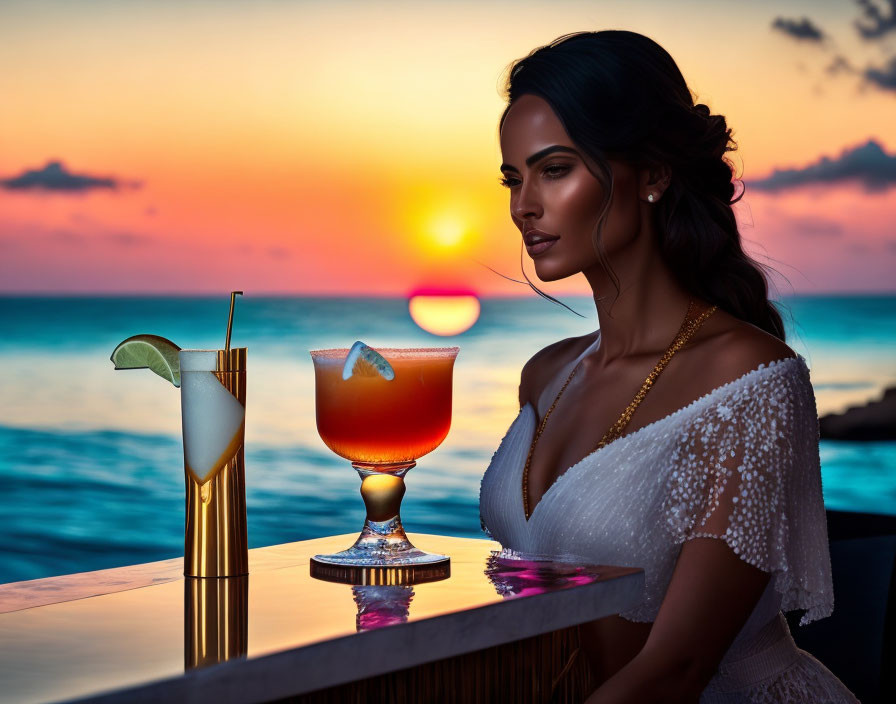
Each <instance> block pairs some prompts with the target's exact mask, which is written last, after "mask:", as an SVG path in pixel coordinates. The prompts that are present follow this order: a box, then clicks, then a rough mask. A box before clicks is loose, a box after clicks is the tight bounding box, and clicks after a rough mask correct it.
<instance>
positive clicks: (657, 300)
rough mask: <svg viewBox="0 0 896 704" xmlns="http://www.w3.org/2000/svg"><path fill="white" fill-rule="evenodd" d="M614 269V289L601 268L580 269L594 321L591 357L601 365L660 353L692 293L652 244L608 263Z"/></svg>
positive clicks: (669, 340) (681, 316)
mask: <svg viewBox="0 0 896 704" xmlns="http://www.w3.org/2000/svg"><path fill="white" fill-rule="evenodd" d="M651 255H654V256H651ZM614 271H615V273H616V276H617V277H618V284H619V294H618V295H616V290H615V288H614V286H613V284H612V282H611V280H610V278H609V277H608V276H607V275H606V273H605V272H603V271H600V272H598V273H593V272H591V273H589V272H586V276H587V277H588V281H589V283H590V284H591V288H592V291H593V292H594V301H595V304H596V306H597V316H598V320H599V323H600V337H601V342H600V348H599V349H598V350H597V352H596V353H595V355H594V362H596V363H597V364H600V365H601V366H604V365H606V364H609V363H611V362H613V361H615V360H618V359H621V358H626V357H634V356H638V355H650V356H655V355H658V354H662V352H663V351H665V349H666V348H667V347H668V346H669V343H670V342H672V340H673V338H674V337H675V334H676V333H677V332H678V329H679V328H680V327H681V323H682V321H683V320H684V316H685V313H686V312H687V309H688V303H689V301H690V300H691V299H692V298H693V296H691V295H689V294H688V293H687V291H685V290H684V289H683V288H682V287H681V286H680V285H679V284H678V282H677V281H675V279H674V277H673V276H672V273H671V272H670V271H669V269H668V267H667V266H666V265H665V264H664V263H663V262H662V261H660V259H659V257H658V253H657V252H656V251H655V250H653V252H650V253H649V254H647V255H646V256H644V257H641V258H639V259H635V258H628V259H627V260H626V261H625V262H621V263H620V264H619V265H614ZM696 302H697V303H699V302H700V301H696Z"/></svg>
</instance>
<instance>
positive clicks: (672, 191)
mask: <svg viewBox="0 0 896 704" xmlns="http://www.w3.org/2000/svg"><path fill="white" fill-rule="evenodd" d="M524 94H532V95H537V96H539V97H540V98H542V99H544V100H545V101H547V103H548V104H549V105H550V106H551V108H552V109H553V110H554V113H555V114H556V115H557V117H558V118H559V119H560V121H561V122H562V123H563V126H564V128H565V129H566V132H567V134H568V135H569V137H570V139H572V141H573V142H574V143H575V144H576V145H577V146H578V147H579V148H580V149H581V150H582V151H583V152H584V154H585V156H586V162H587V161H592V162H593V163H591V164H588V166H589V169H591V170H592V172H593V173H594V175H595V177H596V178H598V179H600V180H601V181H602V182H603V183H604V185H605V187H606V190H607V199H606V202H605V203H604V206H603V213H602V216H601V218H600V222H599V224H598V227H597V231H596V232H595V234H594V244H595V250H596V251H597V254H598V256H599V257H600V259H601V262H602V263H603V264H604V266H605V268H606V269H607V271H608V272H609V273H610V276H611V278H612V280H613V283H614V285H615V286H616V289H617V292H618V290H619V284H618V280H617V278H616V276H615V274H614V273H613V272H612V269H611V268H610V267H609V262H608V261H607V260H606V256H605V253H604V251H603V246H602V242H601V237H600V233H601V230H602V228H603V223H604V221H605V216H606V213H607V211H608V210H609V206H610V201H611V199H612V195H613V176H612V171H611V169H610V166H609V164H608V162H607V159H608V158H613V159H620V160H623V161H627V162H629V163H631V164H634V165H636V166H638V167H639V168H643V167H648V166H650V165H661V164H663V165H666V166H668V167H669V169H670V171H671V181H670V184H669V187H668V188H667V189H666V190H665V192H664V193H663V197H662V198H661V199H660V200H659V202H658V203H657V204H656V205H655V206H653V209H654V213H655V225H656V228H655V229H656V233H657V237H658V245H659V248H660V251H661V253H662V257H663V260H664V261H665V263H666V264H667V265H668V267H669V268H670V269H671V271H672V272H673V274H674V275H675V276H676V278H677V280H678V282H679V284H680V285H681V286H682V287H683V288H684V289H685V290H686V291H688V292H689V293H691V294H692V295H695V296H699V297H700V298H702V299H704V300H706V301H708V302H709V303H714V304H716V305H717V306H718V307H719V308H721V309H722V310H724V311H726V312H728V313H730V314H731V315H733V316H735V317H737V318H740V319H741V320H745V321H747V322H749V323H752V324H753V325H756V326H757V327H759V328H761V329H763V330H765V331H766V332H769V333H771V334H772V335H774V336H775V337H777V338H779V339H781V340H784V339H785V331H784V325H783V322H782V320H781V315H780V314H779V313H778V311H777V309H776V308H775V305H774V304H773V303H772V302H771V301H769V300H768V281H767V278H766V274H765V268H766V267H764V266H763V265H761V264H759V263H758V262H756V261H754V260H753V259H751V258H750V257H749V256H748V255H747V254H746V253H745V252H744V251H743V248H742V246H741V241H740V234H739V233H738V229H737V221H736V219H735V217H734V211H733V209H732V207H731V206H732V205H733V204H734V203H736V202H737V201H738V200H740V198H741V197H742V196H743V184H742V182H740V181H739V180H736V179H735V175H734V168H733V165H732V164H731V162H730V161H729V160H728V158H727V157H726V156H725V154H726V153H727V152H729V151H734V150H735V149H736V148H737V145H736V143H735V142H734V141H733V140H732V138H731V130H730V129H728V126H727V124H726V122H725V118H724V117H723V116H722V115H713V114H711V113H710V110H709V108H708V107H707V106H706V105H703V104H698V105H694V100H693V98H692V96H691V92H690V90H689V89H688V86H687V83H686V82H685V80H684V77H683V76H682V75H681V71H679V69H678V66H676V64H675V61H674V60H673V59H672V57H671V56H670V55H669V54H668V52H666V50H665V49H663V48H662V47H661V46H660V45H659V44H657V43H656V42H654V41H653V40H652V39H649V38H647V37H645V36H643V35H641V34H637V33H635V32H626V31H617V30H611V31H603V32H577V33H575V34H567V35H564V36H562V37H559V38H557V39H555V40H554V41H552V42H551V43H550V44H547V45H545V46H543V47H539V48H538V49H535V50H534V51H532V52H531V53H530V54H529V55H528V56H526V57H525V58H522V59H519V60H517V61H514V62H513V63H512V64H511V65H510V67H509V74H508V77H507V82H506V86H505V98H506V99H507V107H506V108H505V110H504V113H503V114H502V115H501V122H500V125H501V126H503V124H504V120H505V118H506V117H507V112H508V110H509V109H510V106H511V105H512V104H513V102H514V101H515V100H516V99H517V98H519V97H520V96H521V95H524ZM735 182H737V183H738V184H740V185H741V190H740V193H739V194H736V189H735ZM527 280H528V277H527ZM530 285H531V282H530ZM533 288H534V286H533ZM536 291H537V289H536ZM539 293H541V292H540V291H539ZM542 295H544V294H542Z"/></svg>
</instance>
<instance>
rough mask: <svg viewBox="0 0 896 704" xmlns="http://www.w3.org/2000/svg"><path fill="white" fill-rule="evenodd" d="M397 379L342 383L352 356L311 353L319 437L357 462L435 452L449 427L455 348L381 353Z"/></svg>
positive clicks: (400, 459) (358, 378) (403, 458)
mask: <svg viewBox="0 0 896 704" xmlns="http://www.w3.org/2000/svg"><path fill="white" fill-rule="evenodd" d="M377 351H378V352H379V353H380V354H382V355H383V357H385V358H386V360H387V361H388V362H389V364H390V365H391V366H392V369H393V370H394V372H395V378H394V379H391V380H387V379H384V378H383V377H382V376H380V375H378V374H377V375H370V376H362V375H358V374H356V375H353V376H352V377H350V378H349V379H343V378H342V368H343V364H344V363H345V357H346V354H347V353H348V350H321V351H318V352H313V353H312V356H313V358H314V374H315V381H316V387H317V393H316V405H317V431H318V432H319V433H320V436H321V438H322V439H323V441H324V442H325V443H326V444H327V447H329V448H330V449H331V450H332V451H333V452H335V453H336V454H337V455H340V456H341V457H345V458H346V459H348V460H352V461H353V462H363V463H365V464H381V463H393V462H407V461H410V460H415V459H418V458H420V457H422V456H423V455H425V454H427V453H429V452H432V451H433V450H434V449H435V448H437V447H438V446H439V445H440V444H441V443H442V440H444V439H445V436H446V435H447V434H448V429H449V428H450V427H451V378H452V372H453V369H454V358H455V356H456V355H457V348H454V347H452V348H444V349H438V348H434V349H405V350H395V349H378V350H377Z"/></svg>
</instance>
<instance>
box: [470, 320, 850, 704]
mask: <svg viewBox="0 0 896 704" xmlns="http://www.w3.org/2000/svg"><path fill="white" fill-rule="evenodd" d="M599 344H600V334H599V333H598V337H597V339H596V340H595V342H594V343H593V344H592V345H590V346H589V347H588V349H586V350H585V351H584V352H583V353H582V354H581V355H580V356H579V357H577V358H576V359H575V360H573V361H571V362H570V363H569V364H568V365H567V366H566V367H565V368H564V369H561V370H560V371H559V372H558V374H557V376H556V377H555V379H554V380H553V382H552V383H551V384H548V386H547V388H545V389H544V392H543V393H542V395H541V397H540V398H539V400H538V409H537V415H536V409H535V408H533V407H532V405H531V404H528V403H527V404H525V405H524V406H523V407H522V409H520V413H519V415H518V416H517V418H516V420H514V422H513V424H512V425H511V426H510V429H509V430H508V431H507V434H506V435H505V436H504V439H503V440H502V442H501V444H500V446H499V448H498V450H497V452H495V455H494V457H493V458H492V461H491V463H490V465H489V467H488V469H487V470H486V472H485V475H484V477H483V479H482V485H481V490H480V514H481V518H482V524H483V528H484V529H485V530H486V532H487V533H488V534H489V535H490V536H491V537H492V538H494V539H495V540H497V541H498V542H499V543H501V545H502V546H503V547H504V548H505V550H509V551H513V552H515V553H518V554H520V555H523V556H530V557H536V558H539V557H540V558H549V559H554V560H564V561H584V562H588V563H592V564H611V565H624V566H633V567H641V568H643V569H644V571H645V585H646V586H645V592H644V595H643V599H642V600H641V601H640V603H638V604H637V605H636V606H634V607H633V608H632V609H631V610H630V611H628V612H626V613H623V614H621V615H622V616H623V617H624V618H626V619H628V620H631V621H640V622H652V621H653V620H655V618H656V616H657V613H658V611H659V607H660V604H661V602H662V600H663V596H664V594H665V592H666V588H667V587H668V585H669V581H670V579H671V577H672V571H673V568H674V566H675V561H676V559H677V557H678V553H679V551H680V549H681V546H682V544H683V543H684V542H685V541H686V540H690V539H692V538H698V537H711V538H717V539H719V540H724V541H725V542H726V543H727V544H728V545H729V546H730V547H731V549H732V550H733V551H734V552H735V553H736V554H737V555H738V556H739V557H740V558H741V559H742V560H744V561H745V562H748V563H749V564H751V565H754V566H756V567H758V568H760V569H762V570H764V571H765V572H768V573H770V574H771V579H770V580H769V583H768V586H767V588H766V589H765V592H764V593H763V595H762V597H761V598H760V600H759V602H758V603H757V605H756V607H755V608H754V610H753V612H752V614H751V615H750V617H749V619H748V620H747V622H746V624H745V625H744V627H743V628H742V630H741V631H740V633H739V634H738V635H737V637H736V639H735V641H734V643H733V644H732V645H731V647H730V648H729V650H728V652H727V653H726V654H725V656H724V658H723V660H722V662H721V664H720V665H719V668H718V671H717V673H716V675H715V676H714V677H713V679H712V680H711V682H710V683H709V685H708V686H707V687H706V689H705V690H704V692H703V695H702V697H701V699H700V702H701V704H740V703H743V704H747V703H750V704H765V703H768V704H772V703H774V704H779V703H787V704H791V703H792V704H796V703H799V704H809V703H812V704H820V703H822V702H830V703H832V704H834V703H836V704H841V703H844V704H845V703H849V704H854V703H855V702H857V699H856V698H855V696H854V695H852V693H851V692H850V691H849V690H848V689H847V688H846V687H845V686H844V685H843V684H842V683H841V682H840V681H839V680H838V679H837V678H836V677H835V676H834V675H833V674H832V673H831V672H830V671H829V670H828V669H827V668H825V667H824V665H822V664H821V663H820V662H819V661H818V660H816V659H815V658H814V657H812V656H811V655H810V654H809V653H806V652H805V651H803V650H800V649H799V648H797V647H796V645H795V644H794V641H793V638H792V637H791V635H790V631H789V629H788V627H787V622H786V620H785V619H784V617H783V615H782V611H790V610H795V609H799V610H804V611H805V614H804V615H803V617H802V619H801V622H800V623H801V624H805V623H808V622H810V621H814V620H816V619H819V618H823V617H824V616H828V615H829V614H830V613H831V612H832V610H833V606H834V595H833V589H832V586H831V565H830V554H829V551H828V542H827V525H826V521H825V512H824V502H823V497H822V488H821V471H820V464H819V453H818V418H817V412H816V407H815V396H814V393H813V390H812V385H811V383H810V380H809V369H808V367H807V366H806V361H805V359H804V358H803V357H802V356H797V357H792V358H785V359H781V360H778V361H775V362H771V363H769V364H762V365H759V367H758V368H756V369H754V370H752V371H750V372H748V373H746V374H744V375H743V376H741V377H739V378H737V379H735V380H733V381H731V382H729V383H727V384H724V385H722V386H719V387H717V388H716V389H714V390H713V391H711V392H710V393H708V394H706V395H705V396H702V397H701V398H699V399H697V400H696V401H694V402H693V403H690V404H688V405H687V406H685V407H684V408H681V409H679V410H677V411H675V412H673V413H671V414H669V415H668V416H665V417H663V418H661V419H660V420H657V421H655V422H653V423H650V424H649V425H646V426H644V427H642V428H639V429H638V430H636V431H634V432H631V433H629V434H628V435H623V436H622V437H620V438H618V439H616V440H614V441H613V442H611V443H609V444H607V445H605V446H603V447H602V448H600V449H598V450H595V451H594V452H592V453H591V454H589V455H587V456H586V457H585V458H583V459H582V460H581V461H580V462H578V463H577V464H575V465H573V466H572V467H570V468H569V469H567V470H566V471H565V472H563V473H562V474H561V475H560V476H559V478H558V479H557V480H556V482H555V483H554V484H553V485H552V486H550V487H549V488H548V490H547V491H546V492H545V494H544V495H543V496H542V498H541V500H540V501H539V502H538V503H537V504H536V505H535V508H534V510H533V511H532V514H531V516H530V517H529V520H528V521H527V520H526V517H525V514H524V510H523V501H522V473H523V466H524V464H525V461H526V455H527V453H528V451H529V445H530V443H531V441H532V437H533V434H534V432H535V427H536V423H537V422H538V418H541V417H543V416H544V413H545V411H546V410H547V407H548V406H549V405H550V404H551V402H552V401H553V399H554V397H555V396H556V394H557V392H558V391H559V388H560V386H561V385H562V383H563V381H564V380H565V379H566V377H567V376H568V374H569V372H570V371H571V370H572V368H573V366H575V365H576V364H577V363H578V362H579V361H580V360H581V359H582V358H583V357H584V356H585V355H587V354H589V353H590V352H592V351H593V350H594V349H596V348H597V346H599Z"/></svg>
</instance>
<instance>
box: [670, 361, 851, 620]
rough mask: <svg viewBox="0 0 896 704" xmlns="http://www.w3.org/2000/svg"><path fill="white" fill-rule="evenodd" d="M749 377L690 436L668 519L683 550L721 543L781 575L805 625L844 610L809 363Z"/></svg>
mask: <svg viewBox="0 0 896 704" xmlns="http://www.w3.org/2000/svg"><path fill="white" fill-rule="evenodd" d="M764 366H765V365H762V366H761V367H760V368H759V369H760V370H761V369H762V368H763V367H764ZM748 377H750V379H749V381H748V382H747V383H745V384H742V385H735V386H734V388H733V389H732V392H731V393H729V394H726V395H725V396H723V397H722V398H721V400H720V401H719V402H718V403H715V404H713V405H711V406H709V407H707V409H706V410H705V411H704V412H702V413H700V414H699V415H698V416H697V417H695V418H694V420H693V423H691V424H689V427H688V428H686V429H684V430H683V431H682V438H681V442H679V443H677V444H676V448H675V450H674V451H673V453H672V456H671V458H670V459H671V462H672V464H671V471H670V472H669V474H668V475H667V476H668V478H669V479H668V481H669V486H668V487H667V491H666V492H665V497H666V498H665V502H664V506H663V513H664V516H665V519H666V522H667V527H668V530H669V531H670V532H671V534H672V537H673V539H674V540H675V541H676V542H677V543H683V542H684V541H686V540H690V539H692V538H698V537H711V538H719V539H721V540H724V541H725V542H726V543H727V544H728V545H729V546H730V547H731V549H732V550H733V551H734V552H735V553H736V554H737V555H738V556H739V557H740V558H741V559H742V560H744V561H745V562H747V563H749V564H751V565H754V566H755V567H758V568H759V569H761V570H763V571H765V572H769V573H771V575H772V579H773V582H774V585H775V589H776V590H777V591H778V592H779V593H780V594H781V598H782V603H781V607H782V609H783V610H785V611H791V610H794V609H805V610H806V613H805V614H804V615H803V617H802V620H801V621H800V624H801V625H802V624H806V623H809V622H810V621H814V620H816V619H819V618H823V617H824V616H828V615H830V613H831V612H832V610H833V604H834V598H833V589H832V586H831V565H830V553H829V550H828V541H827V522H826V518H825V512H824V500H823V496H822V489H821V469H820V464H819V454H818V417H817V413H816V408H815V396H814V394H813V391H812V385H811V383H810V381H809V370H808V368H807V367H806V365H805V361H804V360H803V359H802V358H801V357H800V358H796V359H785V360H779V361H777V362H772V363H771V364H770V365H768V367H767V368H766V373H760V374H755V373H754V374H750V375H748Z"/></svg>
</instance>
